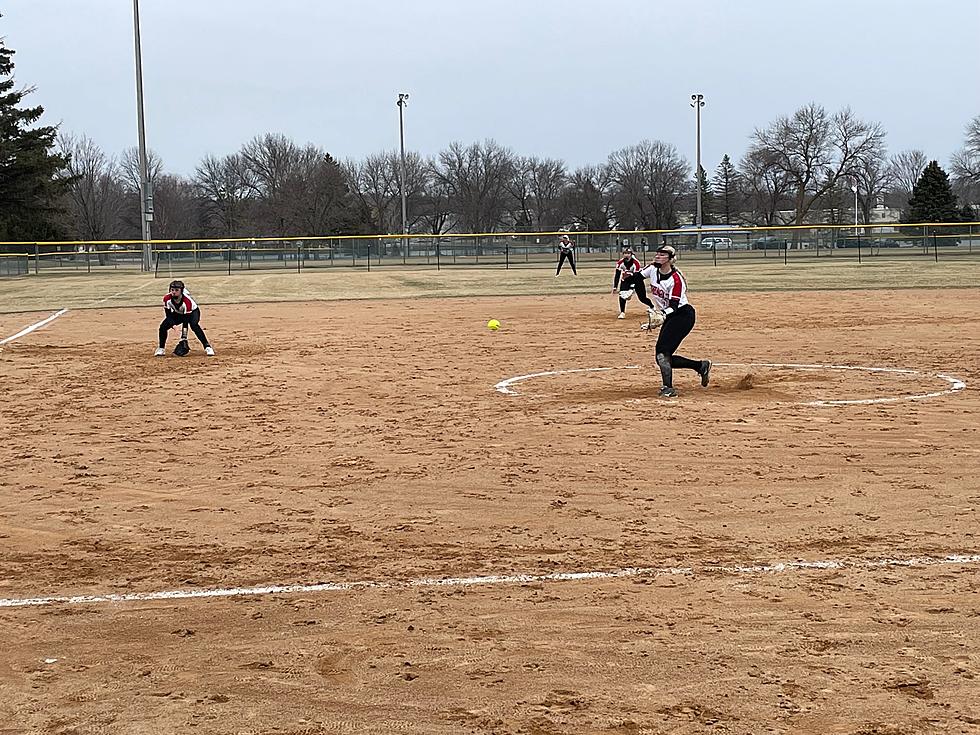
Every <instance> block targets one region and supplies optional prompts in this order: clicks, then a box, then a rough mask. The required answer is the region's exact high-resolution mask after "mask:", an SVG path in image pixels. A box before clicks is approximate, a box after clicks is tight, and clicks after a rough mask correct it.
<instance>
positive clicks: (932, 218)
mask: <svg viewBox="0 0 980 735" xmlns="http://www.w3.org/2000/svg"><path fill="white" fill-rule="evenodd" d="M962 216H963V210H962V209H961V208H960V205H959V203H958V202H957V200H956V195H955V194H954V193H953V188H952V187H951V186H950V183H949V176H947V174H946V172H945V171H943V169H942V167H940V165H939V163H938V162H937V161H931V162H930V163H929V165H928V166H926V167H925V170H924V171H923V172H922V176H920V177H919V180H918V182H916V184H915V188H914V189H912V197H911V198H910V199H909V207H908V209H907V210H905V213H904V216H903V218H902V219H903V221H904V222H961V221H962Z"/></svg>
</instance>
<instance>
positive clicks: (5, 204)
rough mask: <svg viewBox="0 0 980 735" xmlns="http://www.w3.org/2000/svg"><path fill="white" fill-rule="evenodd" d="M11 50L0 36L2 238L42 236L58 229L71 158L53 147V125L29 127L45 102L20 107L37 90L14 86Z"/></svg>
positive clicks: (54, 131)
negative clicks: (64, 174)
mask: <svg viewBox="0 0 980 735" xmlns="http://www.w3.org/2000/svg"><path fill="white" fill-rule="evenodd" d="M13 54H14V52H13V51H12V50H11V49H8V48H7V47H6V44H5V43H4V40H3V39H2V38H0V240H43V239H48V238H52V237H55V236H57V235H58V234H60V233H59V232H58V228H57V226H56V224H55V221H56V220H55V214H56V212H57V202H58V199H59V197H60V196H61V195H62V193H63V192H64V190H65V187H66V184H67V182H66V180H65V179H63V178H59V172H61V171H62V170H63V169H64V168H65V166H66V164H67V160H66V159H65V158H64V157H62V156H60V155H58V154H57V153H56V152H55V135H56V133H57V130H56V129H55V128H54V127H52V126H43V127H36V128H33V129H32V128H31V127H30V126H31V125H33V124H34V123H35V122H37V120H38V118H40V117H41V114H42V113H43V112H44V108H43V107H40V106H38V107H28V108H23V109H22V108H20V107H19V105H20V104H21V101H22V100H23V98H24V97H25V96H26V95H28V94H30V93H31V92H33V91H34V90H33V88H27V89H22V90H17V89H15V88H14V85H15V82H14V78H13V70H14V64H13V61H12V59H11V57H12V56H13Z"/></svg>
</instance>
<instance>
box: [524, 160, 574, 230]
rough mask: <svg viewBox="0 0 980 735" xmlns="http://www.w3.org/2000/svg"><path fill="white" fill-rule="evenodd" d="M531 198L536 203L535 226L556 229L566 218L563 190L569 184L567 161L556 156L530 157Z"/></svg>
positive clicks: (542, 228)
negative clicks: (566, 168)
mask: <svg viewBox="0 0 980 735" xmlns="http://www.w3.org/2000/svg"><path fill="white" fill-rule="evenodd" d="M529 167H530V172H531V199H532V202H533V205H534V216H535V223H534V227H535V228H536V229H538V230H541V231H549V230H556V229H558V228H559V227H560V226H561V223H562V222H563V221H564V220H565V219H566V214H565V212H564V211H563V209H562V192H563V191H564V190H565V189H566V187H567V186H568V174H567V172H566V170H565V162H564V161H560V160H558V159H556V158H537V157H536V156H532V157H531V158H530V159H529Z"/></svg>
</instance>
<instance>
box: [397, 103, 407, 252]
mask: <svg viewBox="0 0 980 735" xmlns="http://www.w3.org/2000/svg"><path fill="white" fill-rule="evenodd" d="M407 104H408V92H399V93H398V138H399V140H400V142H401V151H402V159H401V161H402V162H401V171H402V172H401V190H402V235H407V234H408V213H407V212H408V209H407V207H406V205H405V105H407ZM407 242H408V240H407V239H406V238H405V237H402V262H403V263H404V262H405V258H406V254H407V251H408V248H407Z"/></svg>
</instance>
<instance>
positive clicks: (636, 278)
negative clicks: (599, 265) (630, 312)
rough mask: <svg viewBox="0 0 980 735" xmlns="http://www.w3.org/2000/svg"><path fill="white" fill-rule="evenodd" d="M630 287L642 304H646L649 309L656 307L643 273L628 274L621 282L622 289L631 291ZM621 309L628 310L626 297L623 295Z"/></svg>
mask: <svg viewBox="0 0 980 735" xmlns="http://www.w3.org/2000/svg"><path fill="white" fill-rule="evenodd" d="M630 289H632V290H633V291H635V292H636V298H637V299H639V301H640V303H641V304H645V305H646V306H647V308H649V309H653V308H656V307H654V305H653V302H652V301H650V297H649V296H647V287H646V279H644V278H643V276H642V275H640V274H639V273H634V274H633V275H630V276H626V277H625V278H624V279H623V280H622V281H620V282H619V290H620V291H629V290H630ZM619 310H620V311H626V299H624V298H623V297H622V296H620V297H619Z"/></svg>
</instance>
